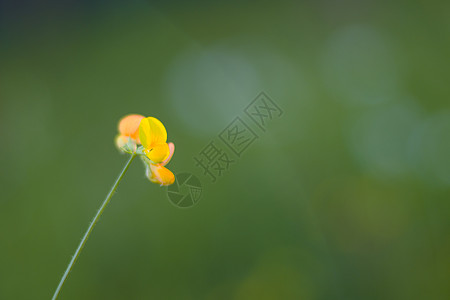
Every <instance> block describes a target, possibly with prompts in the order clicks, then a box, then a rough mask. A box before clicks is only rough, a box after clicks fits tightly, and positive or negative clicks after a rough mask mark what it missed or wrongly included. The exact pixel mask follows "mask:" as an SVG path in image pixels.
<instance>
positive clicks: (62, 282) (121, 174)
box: [52, 153, 136, 300]
mask: <svg viewBox="0 0 450 300" xmlns="http://www.w3.org/2000/svg"><path fill="white" fill-rule="evenodd" d="M135 157H136V154H135V153H133V154H131V156H130V159H129V160H128V162H127V164H126V165H125V167H124V168H123V170H122V172H121V173H120V174H119V177H117V179H116V182H115V183H114V185H113V186H112V188H111V190H110V191H109V193H108V195H107V196H106V199H105V201H103V203H102V206H100V208H99V209H98V211H97V214H96V215H95V217H94V219H92V222H91V224H90V225H89V228H88V229H87V231H86V233H85V234H84V236H83V239H82V240H81V242H80V244H79V245H78V248H77V250H76V251H75V254H74V255H73V257H72V259H71V260H70V263H69V265H68V266H67V269H66V271H65V272H64V275H63V276H62V278H61V281H60V282H59V284H58V287H57V288H56V291H55V293H54V294H53V298H52V300H55V299H56V298H57V297H58V295H59V292H60V291H61V288H62V286H63V284H64V282H65V281H66V279H67V276H68V275H69V273H70V271H71V270H72V268H73V265H74V264H75V262H76V261H77V259H78V256H80V252H81V249H83V247H84V245H85V244H86V241H87V239H88V238H89V235H90V234H91V232H92V230H93V229H94V226H95V224H97V221H98V219H99V218H100V216H101V215H102V213H103V211H104V210H105V207H106V206H107V205H108V203H109V201H110V200H111V197H112V195H113V194H114V192H115V191H116V189H117V187H118V186H119V183H120V181H121V180H122V178H123V176H124V175H125V173H126V172H127V170H128V168H129V167H130V164H131V162H132V161H133V159H134V158H135Z"/></svg>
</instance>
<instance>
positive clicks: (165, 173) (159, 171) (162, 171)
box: [150, 165, 175, 185]
mask: <svg viewBox="0 0 450 300" xmlns="http://www.w3.org/2000/svg"><path fill="white" fill-rule="evenodd" d="M150 168H151V171H152V174H153V175H154V178H156V179H157V180H158V183H159V184H161V185H170V184H172V183H174V181H175V175H173V173H172V172H171V171H170V170H169V169H167V168H165V167H163V166H160V165H150Z"/></svg>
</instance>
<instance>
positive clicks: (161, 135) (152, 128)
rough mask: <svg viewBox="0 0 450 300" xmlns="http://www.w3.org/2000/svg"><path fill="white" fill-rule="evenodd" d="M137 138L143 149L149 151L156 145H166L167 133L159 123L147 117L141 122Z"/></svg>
mask: <svg viewBox="0 0 450 300" xmlns="http://www.w3.org/2000/svg"><path fill="white" fill-rule="evenodd" d="M139 138H140V140H141V143H142V145H143V146H144V148H148V149H151V148H153V147H154V146H155V145H157V144H165V143H166V141H167V131H166V128H165V127H164V125H163V124H162V123H161V121H159V120H158V119H156V118H153V117H148V118H145V119H142V121H141V124H140V126H139Z"/></svg>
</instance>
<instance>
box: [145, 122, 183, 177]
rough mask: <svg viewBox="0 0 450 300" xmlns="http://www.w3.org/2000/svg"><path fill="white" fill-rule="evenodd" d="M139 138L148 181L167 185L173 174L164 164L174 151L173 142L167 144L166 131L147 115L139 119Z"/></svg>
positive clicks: (160, 124) (159, 123)
mask: <svg viewBox="0 0 450 300" xmlns="http://www.w3.org/2000/svg"><path fill="white" fill-rule="evenodd" d="M139 138H140V140H141V143H142V146H143V147H144V149H143V153H144V154H145V156H146V158H148V160H144V161H145V162H146V166H147V170H146V174H147V177H148V179H149V180H150V181H152V182H155V183H159V184H160V185H169V184H172V183H173V182H174V181H175V176H174V175H173V173H172V172H171V171H169V170H168V169H167V168H165V167H164V166H165V165H166V164H167V163H168V162H169V161H170V159H171V158H172V155H173V153H174V151H175V145H174V144H173V143H169V144H167V131H166V128H165V127H164V125H163V124H162V123H161V121H159V120H158V119H156V118H153V117H148V118H145V119H142V120H141V125H140V126H139Z"/></svg>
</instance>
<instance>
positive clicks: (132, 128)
mask: <svg viewBox="0 0 450 300" xmlns="http://www.w3.org/2000/svg"><path fill="white" fill-rule="evenodd" d="M144 118H145V117H144V116H142V115H136V114H131V115H127V116H125V117H123V118H122V119H120V121H119V126H118V129H119V134H118V135H117V136H116V146H117V148H119V149H121V148H122V147H124V146H125V145H126V144H127V143H128V141H131V142H132V143H134V145H136V144H140V143H141V142H140V141H139V124H140V123H141V120H142V119H144Z"/></svg>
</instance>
